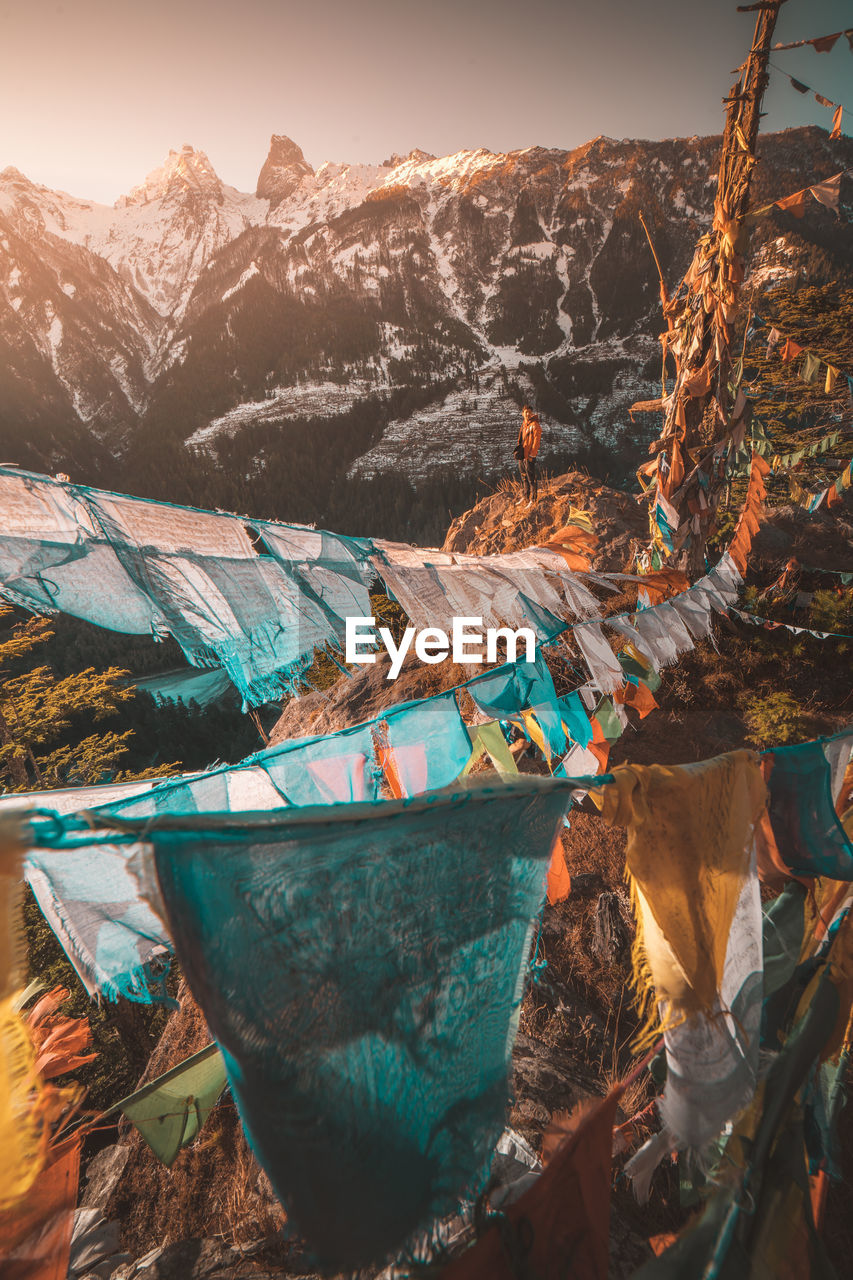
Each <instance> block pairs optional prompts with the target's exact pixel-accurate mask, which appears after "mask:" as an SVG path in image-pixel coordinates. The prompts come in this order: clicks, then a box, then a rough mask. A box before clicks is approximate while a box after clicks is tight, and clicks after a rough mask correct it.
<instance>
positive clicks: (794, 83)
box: [770, 62, 844, 216]
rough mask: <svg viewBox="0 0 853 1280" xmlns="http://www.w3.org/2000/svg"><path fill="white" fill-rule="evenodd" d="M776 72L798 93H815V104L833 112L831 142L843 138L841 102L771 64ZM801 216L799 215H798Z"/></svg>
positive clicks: (842, 108)
mask: <svg viewBox="0 0 853 1280" xmlns="http://www.w3.org/2000/svg"><path fill="white" fill-rule="evenodd" d="M770 65H771V67H773V69H774V71H778V72H780V74H781V75H783V76H785V77H786V79H788V80H790V82H791V87H792V88H793V89H796V91H797V93H813V94H814V100H815V102H816V103H817V104H818V105H819V106H821V107H828V108H829V110H830V111H831V112H832V129H831V131H830V134H829V138H830V141H831V142H834V141H836V140H837V139H838V138H840V137H841V121H842V117H843V115H844V107H843V104H842V103H840V102H833V101H832V99H831V98H826V97H824V95H823V94H822V93H818V92H817V90H816V89H812V88H811V87H810V86H809V85H807V84H803V82H802V80H798V79H797V78H796V77H795V76H792V75H790V74H789V73H788V72H787V71H784V70H783V69H782V68H781V67H777V66H776V65H775V63H773V62H771V63H770ZM798 216H799V215H798Z"/></svg>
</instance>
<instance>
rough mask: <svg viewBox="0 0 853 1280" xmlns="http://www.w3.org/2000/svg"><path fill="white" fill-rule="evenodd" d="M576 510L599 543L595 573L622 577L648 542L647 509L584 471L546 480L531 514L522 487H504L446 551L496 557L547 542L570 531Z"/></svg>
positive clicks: (458, 522) (481, 505) (460, 524)
mask: <svg viewBox="0 0 853 1280" xmlns="http://www.w3.org/2000/svg"><path fill="white" fill-rule="evenodd" d="M572 508H574V509H575V510H580V511H584V512H586V513H587V514H588V515H589V517H590V519H591V520H592V525H593V528H594V529H595V532H596V533H597V535H598V537H599V549H598V554H597V555H596V558H595V563H594V567H595V568H596V569H601V570H609V571H622V570H625V569H627V568H629V566H630V563H631V561H632V559H633V544H634V543H635V542H637V541H642V540H644V539H646V538H647V536H648V528H649V525H648V517H647V514H646V508H645V506H644V505H643V506H641V505H639V504H638V503H637V501H636V499H635V498H633V497H631V495H630V494H627V493H621V492H620V491H619V490H618V489H610V488H608V486H607V485H603V484H601V483H600V482H599V481H597V480H593V479H592V478H591V477H590V476H587V475H584V474H583V473H582V472H580V471H568V472H566V474H565V475H562V476H554V477H553V478H549V479H546V480H545V481H544V482H543V483H542V484H541V485H540V488H539V500H538V502H537V504H536V506H535V507H534V508H533V509H532V510H530V511H528V510H527V509H526V507H525V505H524V503H523V501H522V493H521V485H520V483H519V482H518V481H510V482H504V484H503V485H502V486H501V487H500V488H499V489H498V490H497V492H496V493H493V494H490V496H489V497H488V498H483V500H482V501H481V502H478V503H477V505H476V506H475V507H472V508H471V510H470V511H466V512H465V513H464V514H463V515H461V516H457V518H456V519H455V520H454V521H453V523H452V524H451V526H450V528H449V529H448V531H447V537H446V538H445V539H444V545H443V546H442V550H443V551H465V552H467V553H469V554H470V555H480V556H485V555H496V554H498V553H499V552H504V551H519V550H521V548H522V547H530V546H534V545H536V544H537V543H541V542H545V541H547V539H548V538H550V537H551V536H552V534H554V533H556V532H557V530H558V529H562V528H563V527H564V526H565V525H567V524H568V523H569V521H570V518H571V512H572Z"/></svg>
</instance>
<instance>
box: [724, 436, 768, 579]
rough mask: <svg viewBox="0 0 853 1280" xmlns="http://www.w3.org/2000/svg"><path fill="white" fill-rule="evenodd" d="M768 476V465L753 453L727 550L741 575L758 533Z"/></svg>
mask: <svg viewBox="0 0 853 1280" xmlns="http://www.w3.org/2000/svg"><path fill="white" fill-rule="evenodd" d="M769 474H770V465H769V463H768V462H767V461H766V459H764V458H762V456H761V454H760V453H753V455H752V462H751V464H750V469H749V484H748V486H747V490H746V497H745V498H744V500H743V507H742V508H741V513H740V516H739V518H738V522H737V524H736V525H735V531H734V534H733V535H732V540H731V542H730V543H729V548H728V551H729V555H730V556H731V558H732V560H733V561H734V563H735V565H736V566H737V568H738V569H739V571H740V572H741V574H744V573H746V564H747V560H748V558H749V553H750V550H751V548H752V540H753V538H754V537H755V535H756V533H758V529H759V526H760V523H761V515H762V513H763V510H764V499H765V498H766V496H767V491H766V489H765V486H764V479H765V476H768V475H769Z"/></svg>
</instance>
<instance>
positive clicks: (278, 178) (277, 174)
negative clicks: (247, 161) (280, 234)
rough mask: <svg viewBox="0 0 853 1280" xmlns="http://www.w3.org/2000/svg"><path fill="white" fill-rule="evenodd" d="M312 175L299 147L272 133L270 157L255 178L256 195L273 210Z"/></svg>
mask: <svg viewBox="0 0 853 1280" xmlns="http://www.w3.org/2000/svg"><path fill="white" fill-rule="evenodd" d="M313 173H314V170H313V169H312V168H311V165H310V164H309V163H308V161H307V160H306V159H305V156H304V155H303V154H302V148H301V147H299V146H297V144H296V143H295V142H294V141H293V139H292V138H288V137H287V136H286V135H285V134H283V133H274V134H273V135H272V137H271V138H270V149H269V154H268V156H267V158H266V160H265V161H264V164H263V168H262V169H261V172H260V173H259V175H258V187H257V191H256V192H255V194H256V195H257V196H258V198H259V199H260V200H269V202H270V204H271V206H272V207H273V208H275V207H276V206H277V205H279V204H281V202H282V201H283V200H286V199H287V198H288V196H291V195H292V194H293V192H294V191H295V190H296V188H297V187H298V186H299V184H300V182H301V181H302V179H303V178H306V177H310V176H312V175H313Z"/></svg>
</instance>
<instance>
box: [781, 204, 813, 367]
mask: <svg viewBox="0 0 853 1280" xmlns="http://www.w3.org/2000/svg"><path fill="white" fill-rule="evenodd" d="M807 190H808V188H807V187H806V188H804V189H803V190H802V191H795V192H794V194H793V195H792V196H785V197H784V198H783V199H782V200H774V202H773V203H774V204H775V205H776V208H777V209H785V210H787V212H788V213H792V214H793V215H794V217H795V218H802V217H803V216H804V215H805V212H806V191H807ZM782 359H783V360H784V359H785V357H784V356H783V357H782Z"/></svg>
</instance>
